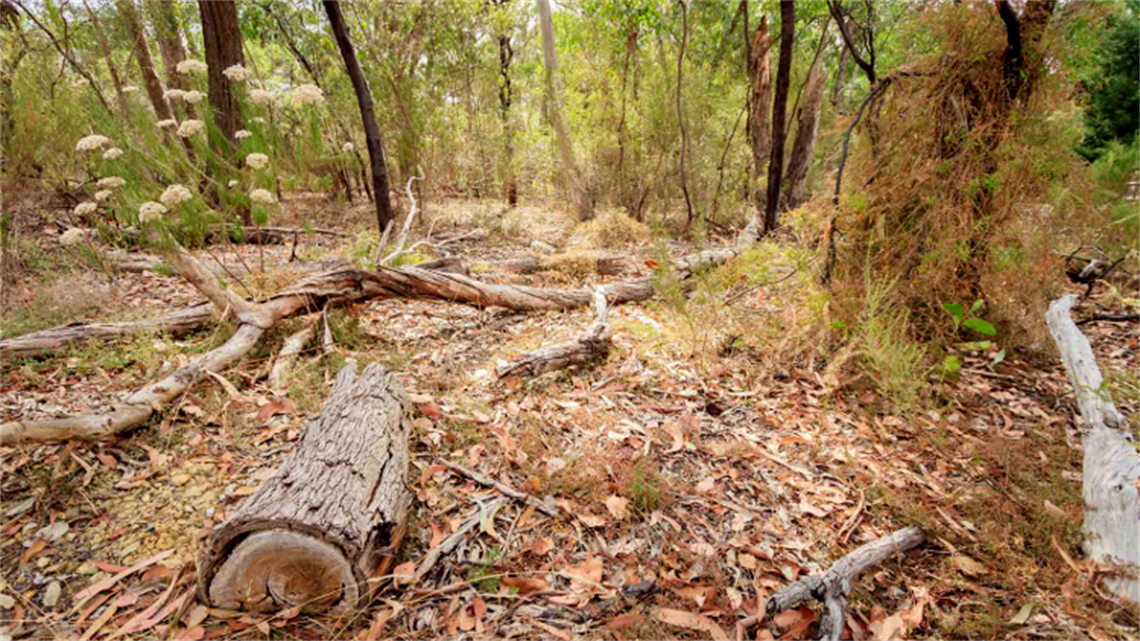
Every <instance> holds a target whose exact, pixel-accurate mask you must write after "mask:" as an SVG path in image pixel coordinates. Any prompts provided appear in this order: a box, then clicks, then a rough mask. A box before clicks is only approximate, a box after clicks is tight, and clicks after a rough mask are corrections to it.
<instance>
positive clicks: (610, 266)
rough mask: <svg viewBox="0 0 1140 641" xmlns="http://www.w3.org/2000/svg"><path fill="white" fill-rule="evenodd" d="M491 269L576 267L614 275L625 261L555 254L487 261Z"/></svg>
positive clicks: (520, 270)
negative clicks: (541, 256)
mask: <svg viewBox="0 0 1140 641" xmlns="http://www.w3.org/2000/svg"><path fill="white" fill-rule="evenodd" d="M486 264H487V266H488V267H490V268H492V269H501V270H503V271H508V272H512V273H515V274H534V273H537V272H542V271H556V270H559V269H568V268H570V269H574V268H578V269H581V270H583V271H588V272H593V273H595V274H600V275H602V276H616V275H618V274H621V273H622V272H624V271H625V270H626V264H625V261H624V260H623V259H622V258H621V257H620V256H599V255H590V254H584V255H580V256H579V255H574V254H555V255H554V256H545V257H543V258H512V259H510V260H498V261H489V262H487V263H486Z"/></svg>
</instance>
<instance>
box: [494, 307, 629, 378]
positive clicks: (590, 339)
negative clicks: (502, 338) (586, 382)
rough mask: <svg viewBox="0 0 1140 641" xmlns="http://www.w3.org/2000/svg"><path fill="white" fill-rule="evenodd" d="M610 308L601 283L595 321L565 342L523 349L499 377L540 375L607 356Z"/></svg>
mask: <svg viewBox="0 0 1140 641" xmlns="http://www.w3.org/2000/svg"><path fill="white" fill-rule="evenodd" d="M608 318H609V308H608V307H607V305H606V296H605V293H604V292H603V291H602V289H601V288H600V287H599V288H598V289H597V290H596V292H595V294H594V322H593V324H591V325H590V327H589V328H587V329H586V331H585V332H583V333H582V335H581V336H579V337H578V338H576V339H574V340H572V341H566V342H564V343H557V344H555V345H548V346H546V347H543V348H540V349H536V350H534V351H532V352H526V353H524V354H523V355H522V356H521V357H520V358H518V359H516V360H515V361H514V362H513V363H511V364H509V365H507V366H506V367H503V368H502V369H500V370H499V378H504V377H506V376H510V375H512V374H514V375H517V376H538V375H540V374H545V373H546V372H553V371H555V370H559V369H562V368H564V367H569V366H571V365H578V364H581V363H588V362H590V361H592V360H594V359H596V358H600V357H602V356H605V355H606V354H608V353H609V351H610V346H611V343H610V326H609V322H608Z"/></svg>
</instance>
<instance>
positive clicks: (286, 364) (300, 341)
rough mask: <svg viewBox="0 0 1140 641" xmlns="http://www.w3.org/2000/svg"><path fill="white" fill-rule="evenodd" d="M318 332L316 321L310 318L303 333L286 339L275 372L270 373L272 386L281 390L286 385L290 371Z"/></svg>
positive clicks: (275, 365) (278, 355) (297, 333)
mask: <svg viewBox="0 0 1140 641" xmlns="http://www.w3.org/2000/svg"><path fill="white" fill-rule="evenodd" d="M316 331H317V328H316V319H315V318H310V319H309V321H308V322H307V323H306V324H305V327H304V328H303V329H301V331H299V332H296V333H294V334H293V335H291V336H290V337H289V338H286V339H285V345H284V346H283V347H282V348H281V352H280V353H278V354H277V360H276V361H274V363H273V370H272V371H271V372H270V373H269V384H270V385H272V386H273V387H274V388H276V389H280V388H281V387H282V386H283V385H284V384H285V381H286V379H287V378H288V377H289V371H290V370H291V369H292V368H293V363H295V362H296V361H297V357H298V356H300V355H301V352H302V351H303V350H304V349H305V345H306V344H308V342H309V341H310V340H312V339H313V336H314V335H315V334H316Z"/></svg>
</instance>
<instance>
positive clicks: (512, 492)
mask: <svg viewBox="0 0 1140 641" xmlns="http://www.w3.org/2000/svg"><path fill="white" fill-rule="evenodd" d="M443 465H444V466H446V467H447V468H448V469H451V470H454V471H456V472H459V473H460V474H463V475H464V476H467V477H468V478H470V479H471V480H473V481H476V482H478V483H482V484H483V485H486V486H487V487H493V488H495V489H496V490H498V491H499V492H501V493H502V494H503V495H504V496H509V497H511V498H512V499H515V500H517V501H522V502H523V503H526V504H527V505H530V506H532V507H534V509H536V510H538V511H539V512H542V513H543V514H546V515H548V516H561V512H560V511H559V510H558V507H557V506H555V505H550V504H549V503H544V502H543V501H541V500H540V499H539V498H538V497H534V496H531V495H529V494H527V493H526V492H520V491H518V490H516V489H514V488H511V487H509V486H508V485H506V484H504V483H500V482H498V481H496V480H495V479H493V478H491V477H489V476H487V475H486V474H481V473H479V472H476V471H475V470H473V469H470V468H467V467H464V466H462V465H460V464H458V463H455V462H454V461H447V460H445V461H443Z"/></svg>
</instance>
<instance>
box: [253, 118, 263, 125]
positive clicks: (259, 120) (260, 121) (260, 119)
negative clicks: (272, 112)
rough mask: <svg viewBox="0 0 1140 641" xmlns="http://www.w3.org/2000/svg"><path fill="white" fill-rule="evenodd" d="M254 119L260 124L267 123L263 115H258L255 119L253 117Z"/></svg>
mask: <svg viewBox="0 0 1140 641" xmlns="http://www.w3.org/2000/svg"><path fill="white" fill-rule="evenodd" d="M253 121H254V122H256V123H257V124H259V125H261V124H265V118H262V117H261V116H258V117H256V118H254V119H253Z"/></svg>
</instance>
